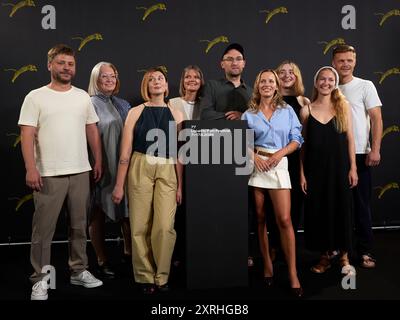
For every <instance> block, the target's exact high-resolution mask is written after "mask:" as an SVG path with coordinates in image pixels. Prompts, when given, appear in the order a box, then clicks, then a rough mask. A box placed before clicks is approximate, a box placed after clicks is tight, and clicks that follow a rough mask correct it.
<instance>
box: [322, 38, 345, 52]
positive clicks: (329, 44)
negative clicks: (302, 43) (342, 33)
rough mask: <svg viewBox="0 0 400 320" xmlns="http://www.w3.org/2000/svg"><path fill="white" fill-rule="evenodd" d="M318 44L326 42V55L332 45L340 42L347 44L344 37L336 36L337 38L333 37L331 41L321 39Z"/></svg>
mask: <svg viewBox="0 0 400 320" xmlns="http://www.w3.org/2000/svg"><path fill="white" fill-rule="evenodd" d="M318 44H324V45H325V48H324V55H325V54H326V53H327V52H328V51H329V49H331V48H332V47H334V46H337V45H339V44H345V41H344V39H343V38H336V39H333V40H331V41H329V42H327V41H320V42H318Z"/></svg>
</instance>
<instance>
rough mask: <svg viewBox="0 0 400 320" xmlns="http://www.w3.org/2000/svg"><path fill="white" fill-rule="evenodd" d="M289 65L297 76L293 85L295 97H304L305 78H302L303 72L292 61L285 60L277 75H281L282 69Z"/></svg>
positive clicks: (278, 68) (277, 70) (277, 69)
mask: <svg viewBox="0 0 400 320" xmlns="http://www.w3.org/2000/svg"><path fill="white" fill-rule="evenodd" d="M285 64H288V65H290V66H291V67H292V68H293V73H294V75H295V76H296V81H295V82H294V85H293V91H294V95H295V96H296V97H298V96H303V95H304V84H303V77H302V76H301V71H300V68H299V66H298V65H297V64H296V63H294V62H293V61H290V60H284V61H282V62H281V64H280V65H279V66H278V67H277V68H276V73H278V74H279V71H281V69H282V67H283V66H284V65H285Z"/></svg>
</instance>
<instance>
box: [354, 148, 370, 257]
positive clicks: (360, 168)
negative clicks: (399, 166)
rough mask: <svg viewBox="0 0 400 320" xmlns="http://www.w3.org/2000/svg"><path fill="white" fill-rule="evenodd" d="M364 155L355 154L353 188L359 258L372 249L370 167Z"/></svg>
mask: <svg viewBox="0 0 400 320" xmlns="http://www.w3.org/2000/svg"><path fill="white" fill-rule="evenodd" d="M366 157H367V155H366V154H357V155H356V161H357V174H358V185H357V186H356V187H354V188H353V200H354V224H355V235H356V250H357V253H358V254H359V255H360V256H361V255H363V254H367V253H369V252H370V250H371V249H372V244H373V233H372V217H371V192H372V190H371V189H372V181H371V167H369V166H367V165H366V164H365V159H366Z"/></svg>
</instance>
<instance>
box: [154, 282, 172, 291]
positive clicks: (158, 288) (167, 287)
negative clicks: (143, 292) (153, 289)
mask: <svg viewBox="0 0 400 320" xmlns="http://www.w3.org/2000/svg"><path fill="white" fill-rule="evenodd" d="M157 290H158V291H160V292H168V291H169V290H170V288H169V286H168V283H166V284H163V285H162V286H157Z"/></svg>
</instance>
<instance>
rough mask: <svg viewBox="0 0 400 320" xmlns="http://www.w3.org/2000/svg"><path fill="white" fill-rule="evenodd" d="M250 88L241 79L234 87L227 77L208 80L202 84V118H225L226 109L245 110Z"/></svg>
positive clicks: (249, 96)
mask: <svg viewBox="0 0 400 320" xmlns="http://www.w3.org/2000/svg"><path fill="white" fill-rule="evenodd" d="M251 94H252V89H251V88H250V87H248V86H247V85H246V84H245V83H244V82H243V81H241V84H240V86H238V87H237V88H235V86H234V84H233V83H232V82H230V81H229V80H227V79H220V80H209V81H207V83H206V84H205V86H204V90H203V96H202V98H201V100H200V112H201V115H200V118H201V119H202V120H218V119H225V113H226V112H228V111H240V112H242V113H243V112H245V111H246V110H247V109H248V107H247V104H248V102H249V100H250V98H251Z"/></svg>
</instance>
